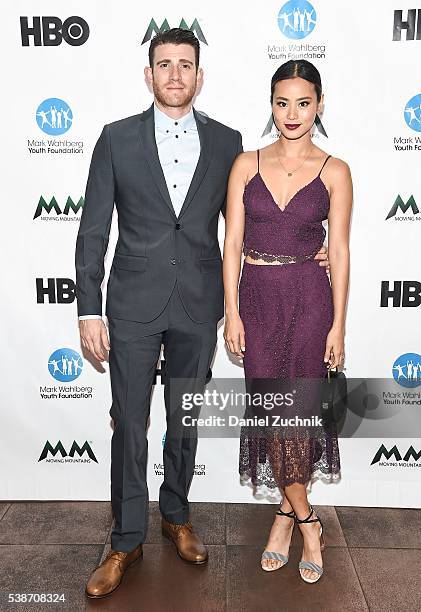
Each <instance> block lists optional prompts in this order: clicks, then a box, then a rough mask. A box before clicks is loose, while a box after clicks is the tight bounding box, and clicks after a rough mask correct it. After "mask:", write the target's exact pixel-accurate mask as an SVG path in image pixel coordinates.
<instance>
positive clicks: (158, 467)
mask: <svg viewBox="0 0 421 612" xmlns="http://www.w3.org/2000/svg"><path fill="white" fill-rule="evenodd" d="M166 439H167V432H164V435H163V436H162V440H161V443H162V448H164V446H165V440H166ZM153 470H154V474H155V476H164V464H163V463H154V464H153ZM194 475H195V476H206V463H195V465H194Z"/></svg>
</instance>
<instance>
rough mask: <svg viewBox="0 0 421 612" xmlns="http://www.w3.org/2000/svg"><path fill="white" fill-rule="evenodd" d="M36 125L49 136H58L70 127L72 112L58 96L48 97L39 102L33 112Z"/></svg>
mask: <svg viewBox="0 0 421 612" xmlns="http://www.w3.org/2000/svg"><path fill="white" fill-rule="evenodd" d="M35 117H36V121H37V124H38V127H39V128H40V129H41V130H42V131H43V132H45V133H46V134H49V135H50V136H60V135H61V134H64V133H65V132H67V130H69V129H70V127H71V125H72V121H73V113H72V111H71V108H70V106H69V105H68V104H67V103H66V102H65V101H64V100H60V98H48V99H47V100H44V102H41V104H40V105H39V106H38V108H37V112H36V114H35Z"/></svg>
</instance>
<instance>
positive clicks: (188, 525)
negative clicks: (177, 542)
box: [171, 521, 193, 537]
mask: <svg viewBox="0 0 421 612" xmlns="http://www.w3.org/2000/svg"><path fill="white" fill-rule="evenodd" d="M171 528H172V529H173V530H174V531H175V534H176V536H177V537H179V536H180V533H182V531H184V529H188V530H189V531H190V532H192V531H193V525H192V524H191V522H190V521H187V523H171Z"/></svg>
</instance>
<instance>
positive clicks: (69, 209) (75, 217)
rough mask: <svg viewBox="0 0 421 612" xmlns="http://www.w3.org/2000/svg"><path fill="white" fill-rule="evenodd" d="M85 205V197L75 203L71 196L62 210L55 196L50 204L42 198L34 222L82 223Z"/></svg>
mask: <svg viewBox="0 0 421 612" xmlns="http://www.w3.org/2000/svg"><path fill="white" fill-rule="evenodd" d="M84 203H85V200H84V198H83V197H80V198H79V200H77V201H75V200H73V199H72V198H71V197H70V196H69V197H68V198H67V200H66V203H65V205H64V208H61V207H60V206H59V205H58V202H57V200H56V198H55V197H54V196H53V197H52V198H51V199H50V202H47V200H46V199H45V198H44V196H41V197H40V199H39V200H38V204H37V207H36V209H35V213H34V216H33V219H32V220H34V219H38V218H39V219H40V220H41V221H80V217H81V214H82V209H83V205H84ZM43 213H44V214H43ZM71 213H72V214H71Z"/></svg>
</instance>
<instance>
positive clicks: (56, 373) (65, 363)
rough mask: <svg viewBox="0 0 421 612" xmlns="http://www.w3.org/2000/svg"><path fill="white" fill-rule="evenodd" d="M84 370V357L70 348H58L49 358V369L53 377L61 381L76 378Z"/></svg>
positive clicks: (69, 380) (70, 380)
mask: <svg viewBox="0 0 421 612" xmlns="http://www.w3.org/2000/svg"><path fill="white" fill-rule="evenodd" d="M82 370H83V360H82V357H81V356H80V355H79V353H77V352H76V351H74V350H73V349H70V348H60V349H57V350H56V351H54V353H52V354H51V355H50V357H49V359H48V371H49V372H50V374H51V376H52V377H53V378H55V379H56V380H58V381H60V382H72V381H73V380H76V378H78V377H79V376H80V374H81V372H82Z"/></svg>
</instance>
